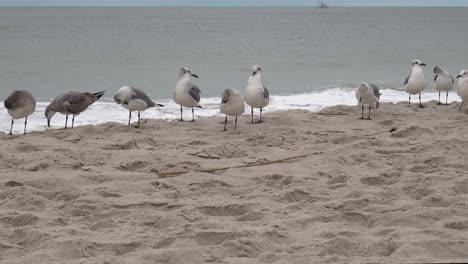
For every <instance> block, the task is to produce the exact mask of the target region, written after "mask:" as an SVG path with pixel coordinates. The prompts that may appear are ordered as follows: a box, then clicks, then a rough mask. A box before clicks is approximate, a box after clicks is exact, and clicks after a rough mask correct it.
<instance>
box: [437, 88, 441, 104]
mask: <svg viewBox="0 0 468 264" xmlns="http://www.w3.org/2000/svg"><path fill="white" fill-rule="evenodd" d="M437 104H438V105H440V104H441V103H440V91H439V102H438V103H437Z"/></svg>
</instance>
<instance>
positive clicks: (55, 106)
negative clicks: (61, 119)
mask: <svg viewBox="0 0 468 264" xmlns="http://www.w3.org/2000/svg"><path fill="white" fill-rule="evenodd" d="M104 92H105V91H101V92H97V93H80V92H68V93H66V94H62V95H59V96H57V97H56V98H55V99H54V100H53V101H52V102H51V103H50V104H49V105H48V106H47V108H46V110H45V116H46V118H47V126H48V127H50V120H51V119H52V117H53V116H54V115H55V113H57V112H58V113H61V114H62V115H65V129H67V123H68V115H72V116H73V118H72V127H71V128H73V125H74V123H75V116H77V115H79V114H81V113H82V112H84V111H85V110H86V109H87V108H88V107H89V106H90V105H92V104H93V103H94V102H96V101H97V100H99V98H101V97H102V96H103V95H104Z"/></svg>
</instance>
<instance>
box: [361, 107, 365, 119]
mask: <svg viewBox="0 0 468 264" xmlns="http://www.w3.org/2000/svg"><path fill="white" fill-rule="evenodd" d="M361 119H364V105H363V104H362V105H361Z"/></svg>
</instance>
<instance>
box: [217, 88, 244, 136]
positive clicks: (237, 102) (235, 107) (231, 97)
mask: <svg viewBox="0 0 468 264" xmlns="http://www.w3.org/2000/svg"><path fill="white" fill-rule="evenodd" d="M219 108H220V110H221V113H223V114H226V118H225V119H224V131H226V123H227V117H228V115H230V116H236V121H235V122H234V130H236V129H237V116H238V115H242V114H243V113H244V110H245V104H244V98H243V97H242V95H241V93H240V92H239V91H238V90H236V89H232V88H228V89H225V90H224V92H223V98H222V99H221V105H220V106H219Z"/></svg>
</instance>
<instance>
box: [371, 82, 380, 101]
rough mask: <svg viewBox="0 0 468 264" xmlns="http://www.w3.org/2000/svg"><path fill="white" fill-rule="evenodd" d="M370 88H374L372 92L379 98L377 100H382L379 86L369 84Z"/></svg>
mask: <svg viewBox="0 0 468 264" xmlns="http://www.w3.org/2000/svg"><path fill="white" fill-rule="evenodd" d="M369 86H370V87H371V88H372V90H373V91H374V95H375V97H377V98H379V99H380V90H379V87H377V85H375V84H372V83H369Z"/></svg>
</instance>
